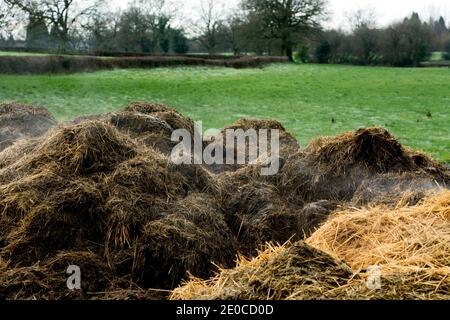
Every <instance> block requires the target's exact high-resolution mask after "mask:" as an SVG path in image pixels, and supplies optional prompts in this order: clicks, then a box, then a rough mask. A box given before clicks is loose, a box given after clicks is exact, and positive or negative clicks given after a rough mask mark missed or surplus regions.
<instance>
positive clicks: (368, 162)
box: [278, 128, 450, 202]
mask: <svg viewBox="0 0 450 320" xmlns="http://www.w3.org/2000/svg"><path fill="white" fill-rule="evenodd" d="M415 156H416V157H418V154H415V155H413V154H412V152H411V151H410V150H408V149H406V148H404V147H403V146H402V145H401V144H400V143H399V142H398V140H396V139H395V137H393V136H392V135H391V134H390V133H389V132H387V131H386V130H385V129H383V128H369V129H360V130H358V131H356V132H354V133H353V132H350V133H346V134H343V135H340V136H337V137H335V138H319V139H316V140H315V141H313V142H312V143H311V144H310V145H309V146H308V148H307V149H306V150H302V151H300V152H298V153H297V154H294V155H292V156H290V157H289V158H288V159H287V160H286V163H285V164H284V166H283V167H282V168H281V170H280V174H279V181H278V187H279V189H280V190H281V191H282V192H283V194H285V196H286V197H288V198H289V199H290V200H292V201H294V202H311V201H318V200H336V201H350V200H351V199H352V198H353V196H354V194H355V192H356V191H357V190H358V188H359V187H360V186H361V183H362V182H363V181H366V182H368V183H370V181H371V180H373V179H377V178H378V176H379V175H382V174H403V173H411V174H415V175H417V176H420V178H424V177H427V178H428V179H429V180H431V181H434V180H435V181H436V182H437V183H438V184H441V185H447V184H448V182H449V177H450V171H449V170H448V168H446V167H445V166H443V165H441V164H439V163H436V162H435V161H433V160H431V159H430V158H429V157H427V156H426V155H423V154H421V155H420V157H421V159H422V160H420V161H419V160H418V158H414V157H415ZM378 182H379V181H378Z"/></svg>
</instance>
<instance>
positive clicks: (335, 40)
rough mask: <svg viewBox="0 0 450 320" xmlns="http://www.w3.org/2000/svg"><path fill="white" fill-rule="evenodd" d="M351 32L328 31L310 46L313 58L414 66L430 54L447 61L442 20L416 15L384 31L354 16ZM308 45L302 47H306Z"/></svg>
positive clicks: (448, 34) (448, 38)
mask: <svg viewBox="0 0 450 320" xmlns="http://www.w3.org/2000/svg"><path fill="white" fill-rule="evenodd" d="M356 17H357V19H355V23H354V25H353V29H352V32H343V31H340V30H329V31H325V32H323V33H322V34H321V36H320V37H319V39H318V41H316V42H315V43H312V50H313V52H312V53H311V52H309V55H305V54H303V56H301V55H299V58H300V59H303V60H305V59H308V58H309V57H310V56H313V57H314V59H315V60H316V61H317V62H320V63H350V64H359V65H380V64H385V65H393V66H418V65H419V64H420V63H421V62H423V61H425V60H428V59H429V58H430V55H431V53H432V52H442V53H443V54H444V58H446V59H449V58H450V57H449V54H448V52H449V51H450V29H449V28H447V25H446V22H445V19H444V18H443V17H441V18H439V19H438V20H433V19H431V20H429V21H422V20H421V18H420V17H419V15H418V14H417V13H413V14H412V15H411V16H410V17H407V18H405V19H404V20H403V21H401V22H397V23H393V24H391V25H389V26H387V27H385V28H377V27H376V26H375V22H374V21H373V20H372V19H371V18H370V16H366V17H365V16H364V15H363V14H362V13H360V14H357V15H356ZM310 44H311V43H309V44H308V43H306V44H305V45H306V46H308V45H310Z"/></svg>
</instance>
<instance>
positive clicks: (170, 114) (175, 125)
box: [124, 102, 195, 135]
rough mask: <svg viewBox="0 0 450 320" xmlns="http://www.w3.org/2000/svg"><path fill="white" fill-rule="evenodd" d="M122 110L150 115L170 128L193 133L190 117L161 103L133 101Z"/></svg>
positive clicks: (193, 125)
mask: <svg viewBox="0 0 450 320" xmlns="http://www.w3.org/2000/svg"><path fill="white" fill-rule="evenodd" d="M124 112H125V113H127V112H128V113H141V114H146V115H150V116H153V117H155V118H158V119H160V120H163V121H164V122H165V123H167V124H169V125H170V127H171V128H172V130H178V129H186V130H188V131H189V132H190V133H191V134H192V135H193V134H194V127H195V124H194V121H193V120H192V119H189V118H186V117H185V116H183V115H182V114H181V113H179V112H178V111H176V110H175V109H172V108H170V107H168V106H166V105H163V104H158V103H145V102H133V103H131V104H129V105H128V106H127V107H126V108H125V109H124Z"/></svg>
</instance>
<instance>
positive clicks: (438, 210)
mask: <svg viewBox="0 0 450 320" xmlns="http://www.w3.org/2000/svg"><path fill="white" fill-rule="evenodd" d="M307 242H308V243H309V244H310V245H313V246H314V247H317V248H319V249H321V250H324V251H325V252H329V253H330V254H332V255H334V256H337V257H339V258H340V259H342V260H344V261H345V262H346V263H347V264H348V265H350V266H351V267H352V268H353V269H355V270H365V269H367V268H368V267H369V266H373V265H378V266H381V268H382V270H383V271H384V272H394V271H395V272H405V271H415V270H417V269H426V268H443V267H448V266H450V191H448V190H443V191H442V192H441V193H440V194H438V195H433V196H431V197H429V198H427V199H425V200H423V201H422V202H420V203H419V204H417V205H416V206H404V204H400V205H399V206H398V207H397V208H389V207H386V206H378V207H373V208H366V209H359V210H358V209H355V210H348V211H343V212H337V213H335V214H334V215H333V216H332V217H330V218H329V220H328V221H327V222H326V223H325V224H324V225H323V226H322V227H321V228H320V229H319V230H318V231H316V232H315V233H314V234H313V235H312V237H311V238H309V239H308V241H307Z"/></svg>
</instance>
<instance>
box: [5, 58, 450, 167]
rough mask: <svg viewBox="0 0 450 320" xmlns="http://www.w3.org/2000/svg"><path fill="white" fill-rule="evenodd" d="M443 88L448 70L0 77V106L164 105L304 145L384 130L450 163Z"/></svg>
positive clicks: (447, 95)
mask: <svg viewBox="0 0 450 320" xmlns="http://www.w3.org/2000/svg"><path fill="white" fill-rule="evenodd" d="M449 79H450V69H446V68H444V69H441V68H436V69H434V68H430V69H426V68H423V69H394V68H374V67H354V66H334V65H329V66H319V65H272V66H268V67H265V68H263V69H245V70H235V69H226V68H203V67H192V68H172V69H167V68H164V69H153V70H116V71H104V72H97V73H84V74H81V73H80V74H72V75H40V76H5V75H1V76H0V100H16V101H19V102H25V103H32V104H39V105H42V106H46V107H48V108H49V109H50V110H51V112H53V113H54V114H55V116H56V117H57V118H58V119H59V120H67V119H71V118H74V117H77V116H81V115H87V114H95V113H103V112H108V111H114V110H119V109H120V108H121V107H122V106H124V105H126V104H128V103H129V102H131V101H134V100H145V101H156V102H162V103H166V104H169V105H171V106H173V107H175V108H176V109H178V110H179V111H180V112H182V113H184V114H186V115H188V116H190V117H192V118H194V119H196V120H203V122H204V128H205V129H207V128H221V127H223V126H225V125H227V124H230V123H232V122H233V121H235V120H237V119H239V118H242V117H254V118H275V119H277V120H279V121H281V122H282V123H283V124H284V125H285V126H286V127H287V129H289V130H290V131H291V132H293V133H294V134H295V136H296V137H297V138H298V139H299V141H301V143H302V144H303V145H305V144H306V143H307V142H308V141H309V140H310V139H311V138H313V137H315V136H318V135H334V134H337V133H341V132H345V131H348V130H355V129H358V128H360V127H367V126H373V125H381V126H384V127H386V128H387V129H389V130H390V131H392V132H393V133H394V134H395V135H397V137H399V138H400V140H401V142H402V143H403V144H405V145H408V146H411V147H414V148H417V149H420V150H423V151H426V152H428V153H431V154H432V155H433V156H434V157H436V158H438V159H440V160H443V161H447V162H449V161H450V81H449ZM430 115H431V117H429V116H430ZM332 119H334V122H333V121H332Z"/></svg>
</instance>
